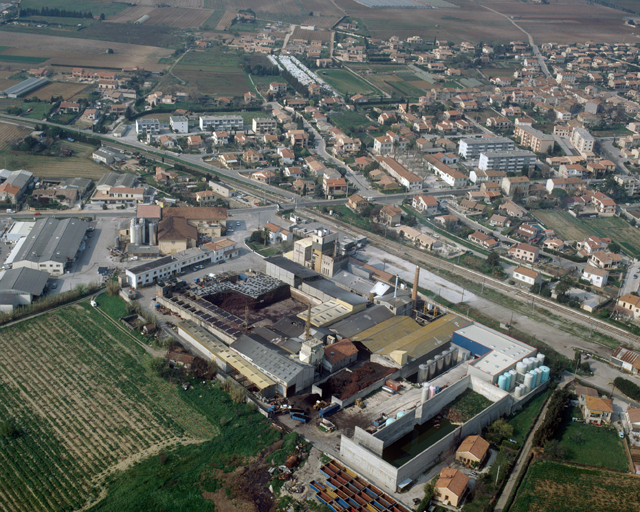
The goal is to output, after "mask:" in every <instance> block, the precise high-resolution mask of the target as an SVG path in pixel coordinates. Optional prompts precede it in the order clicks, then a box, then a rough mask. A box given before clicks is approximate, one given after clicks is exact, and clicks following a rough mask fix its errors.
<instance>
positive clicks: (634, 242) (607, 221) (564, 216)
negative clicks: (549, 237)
mask: <svg viewBox="0 0 640 512" xmlns="http://www.w3.org/2000/svg"><path fill="white" fill-rule="evenodd" d="M531 213H532V214H533V215H534V216H535V217H536V218H537V219H538V220H539V221H540V222H542V223H543V224H544V225H545V227H547V228H549V229H553V230H554V231H555V232H556V233H557V235H558V236H559V237H560V238H562V239H563V240H578V241H581V240H584V239H585V238H588V237H589V236H590V235H596V236H600V237H606V238H611V239H612V240H613V241H614V242H617V243H618V244H619V245H620V247H622V250H623V251H624V252H626V253H628V254H629V255H630V256H633V257H638V256H640V230H639V229H638V228H635V227H633V226H631V225H630V224H629V223H628V222H627V221H625V220H623V219H621V218H619V217H596V218H593V219H576V218H575V217H573V216H571V215H569V214H568V213H567V212H564V211H558V210H535V211H533V212H531Z"/></svg>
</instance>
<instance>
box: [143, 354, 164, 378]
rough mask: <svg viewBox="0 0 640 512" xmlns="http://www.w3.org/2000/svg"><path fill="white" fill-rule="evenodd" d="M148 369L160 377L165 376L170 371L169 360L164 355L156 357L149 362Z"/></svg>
mask: <svg viewBox="0 0 640 512" xmlns="http://www.w3.org/2000/svg"><path fill="white" fill-rule="evenodd" d="M147 368H148V370H149V371H150V372H151V373H152V374H153V375H156V376H158V377H165V376H166V375H167V374H168V373H169V361H167V360H166V359H165V358H164V357H154V358H153V359H150V360H149V361H148V362H147Z"/></svg>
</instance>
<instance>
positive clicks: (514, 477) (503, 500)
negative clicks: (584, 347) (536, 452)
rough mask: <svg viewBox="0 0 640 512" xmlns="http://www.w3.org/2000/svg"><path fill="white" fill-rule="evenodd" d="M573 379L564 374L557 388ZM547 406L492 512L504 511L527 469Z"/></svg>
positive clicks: (570, 375) (571, 376) (546, 405)
mask: <svg viewBox="0 0 640 512" xmlns="http://www.w3.org/2000/svg"><path fill="white" fill-rule="evenodd" d="M573 378H574V377H573V375H572V374H568V373H566V372H565V373H564V374H563V375H562V381H561V382H560V384H559V385H558V388H559V389H560V388H563V387H565V386H567V385H568V384H569V383H570V382H571V381H572V380H573ZM548 406H549V401H547V403H545V404H544V407H543V408H542V411H541V412H540V415H539V416H538V421H536V424H535V425H534V427H533V429H532V430H531V433H530V434H529V437H528V438H527V441H526V443H525V444H524V447H523V448H522V451H521V452H520V456H519V457H518V459H517V460H516V463H515V465H514V466H513V470H512V471H511V475H510V476H509V480H508V481H507V484H506V485H505V486H504V489H503V490H502V494H501V495H500V498H499V499H498V502H497V503H496V507H495V508H494V509H493V511H494V512H502V511H503V510H504V507H505V505H506V504H507V500H508V499H509V496H510V495H511V492H512V491H513V488H514V487H515V484H516V482H517V481H518V476H519V475H520V472H521V471H522V470H523V469H526V467H527V464H526V462H527V459H528V458H529V454H530V453H531V448H532V447H533V437H534V435H535V433H536V431H537V430H538V429H539V428H540V425H542V422H543V421H544V417H545V416H546V414H547V409H548Z"/></svg>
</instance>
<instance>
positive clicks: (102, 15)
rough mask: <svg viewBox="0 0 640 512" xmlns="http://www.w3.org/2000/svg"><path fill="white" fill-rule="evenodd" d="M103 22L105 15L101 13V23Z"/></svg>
mask: <svg viewBox="0 0 640 512" xmlns="http://www.w3.org/2000/svg"><path fill="white" fill-rule="evenodd" d="M102 20H104V13H103V12H101V13H100V21H102Z"/></svg>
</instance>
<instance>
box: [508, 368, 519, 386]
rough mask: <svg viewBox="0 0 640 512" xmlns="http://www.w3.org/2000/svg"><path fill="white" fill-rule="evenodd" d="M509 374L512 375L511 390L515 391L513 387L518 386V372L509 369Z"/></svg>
mask: <svg viewBox="0 0 640 512" xmlns="http://www.w3.org/2000/svg"><path fill="white" fill-rule="evenodd" d="M509 374H510V375H511V380H510V381H509V391H513V388H515V387H516V384H517V382H516V377H517V375H518V373H517V372H516V371H515V370H509Z"/></svg>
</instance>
